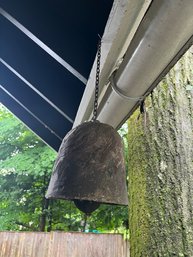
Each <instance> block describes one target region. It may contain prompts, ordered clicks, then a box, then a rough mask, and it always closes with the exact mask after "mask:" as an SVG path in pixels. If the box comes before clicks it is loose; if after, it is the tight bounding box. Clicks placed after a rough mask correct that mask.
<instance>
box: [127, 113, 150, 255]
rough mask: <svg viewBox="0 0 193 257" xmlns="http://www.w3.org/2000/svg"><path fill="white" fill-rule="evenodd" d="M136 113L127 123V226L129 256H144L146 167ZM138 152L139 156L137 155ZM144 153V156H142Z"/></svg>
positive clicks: (139, 121)
mask: <svg viewBox="0 0 193 257" xmlns="http://www.w3.org/2000/svg"><path fill="white" fill-rule="evenodd" d="M138 116H139V113H138V112H135V114H134V115H133V116H132V117H131V118H130V120H129V122H128V127H129V130H128V144H129V153H128V154H129V160H128V161H129V210H130V211H129V213H130V217H129V221H130V222H129V224H130V233H131V242H130V245H131V256H132V257H140V256H144V257H145V256H146V255H144V253H145V251H146V250H145V248H146V245H147V242H148V226H149V224H148V219H147V217H148V216H149V212H148V207H147V203H146V198H147V196H146V195H147V189H146V184H147V183H146V175H145V171H146V167H147V162H146V158H145V152H144V149H143V147H142V144H141V140H142V138H143V135H144V132H143V130H142V126H141V122H142V119H138V118H137V117H138ZM139 149H140V151H139ZM139 152H140V156H139V155H138V153H139ZM142 153H144V156H143V154H142Z"/></svg>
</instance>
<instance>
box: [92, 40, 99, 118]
mask: <svg viewBox="0 0 193 257" xmlns="http://www.w3.org/2000/svg"><path fill="white" fill-rule="evenodd" d="M100 61H101V40H99V43H98V51H97V64H96V80H95V98H94V109H93V117H92V121H96V119H97V114H98V96H99V75H100Z"/></svg>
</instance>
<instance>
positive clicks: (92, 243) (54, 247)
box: [0, 232, 128, 257]
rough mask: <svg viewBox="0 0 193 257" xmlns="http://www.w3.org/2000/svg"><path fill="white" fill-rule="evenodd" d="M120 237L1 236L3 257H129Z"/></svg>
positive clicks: (65, 235) (1, 255) (76, 235)
mask: <svg viewBox="0 0 193 257" xmlns="http://www.w3.org/2000/svg"><path fill="white" fill-rule="evenodd" d="M127 254H128V253H127V242H126V241H124V239H123V237H122V235H119V234H92V233H76V232H69V233H65V232H51V233H42V232H40V233H38V232H0V257H128V255H127Z"/></svg>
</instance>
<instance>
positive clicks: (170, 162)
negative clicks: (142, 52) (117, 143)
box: [128, 51, 193, 257]
mask: <svg viewBox="0 0 193 257" xmlns="http://www.w3.org/2000/svg"><path fill="white" fill-rule="evenodd" d="M192 71H193V58H192V53H191V52H190V51H188V52H187V53H186V54H185V55H184V56H183V57H182V58H181V60H180V61H179V62H178V63H177V64H176V65H175V67H174V68H173V69H172V70H171V71H170V72H169V74H168V75H167V76H166V77H165V78H164V79H163V81H162V82H161V83H160V84H159V86H158V87H157V88H156V89H155V90H154V92H153V94H152V95H151V96H149V97H148V98H147V99H146V101H145V105H146V112H145V113H143V114H140V117H139V112H135V113H134V115H133V116H132V117H131V118H130V119H129V121H128V127H129V131H128V144H129V152H128V166H129V226H130V245H131V257H154V256H156V257H157V256H161V257H164V256H168V257H170V256H180V257H182V256H188V257H193V112H192V111H193V98H192V96H193V85H190V82H191V83H193V82H192V81H193V72H192Z"/></svg>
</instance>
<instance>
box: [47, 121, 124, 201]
mask: <svg viewBox="0 0 193 257" xmlns="http://www.w3.org/2000/svg"><path fill="white" fill-rule="evenodd" d="M46 197H47V198H61V199H69V200H75V199H76V200H88V201H94V202H99V203H110V204H122V205H127V204H128V194H127V187H126V174H125V162H124V155H123V145H122V141H121V138H120V136H119V134H118V133H117V131H116V130H115V129H114V128H113V127H111V126H109V125H107V124H104V123H100V122H97V121H95V122H85V123H83V124H81V125H79V126H78V127H76V128H74V129H73V130H71V131H70V132H69V133H68V134H67V135H66V137H65V138H64V140H63V142H62V145H61V147H60V150H59V153H58V158H57V160H56V163H55V166H54V171H53V174H52V177H51V180H50V184H49V188H48V192H47V195H46Z"/></svg>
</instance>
